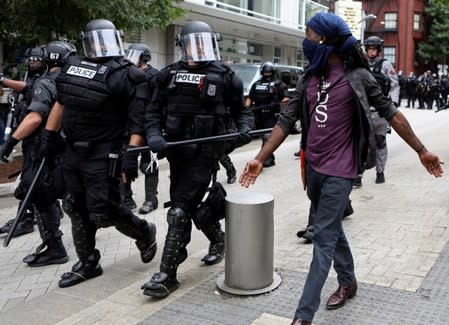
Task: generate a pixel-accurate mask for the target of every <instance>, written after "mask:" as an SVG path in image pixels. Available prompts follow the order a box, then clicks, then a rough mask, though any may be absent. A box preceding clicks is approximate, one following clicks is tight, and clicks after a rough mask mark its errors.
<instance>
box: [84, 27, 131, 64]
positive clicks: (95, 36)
mask: <svg viewBox="0 0 449 325" xmlns="http://www.w3.org/2000/svg"><path fill="white" fill-rule="evenodd" d="M83 47H84V53H85V54H86V56H87V57H90V58H101V57H111V56H123V54H124V53H123V46H122V41H121V39H120V34H119V32H118V31H116V30H113V29H99V30H93V31H89V32H86V33H84V34H83Z"/></svg>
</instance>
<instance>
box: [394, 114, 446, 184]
mask: <svg viewBox="0 0 449 325" xmlns="http://www.w3.org/2000/svg"><path fill="white" fill-rule="evenodd" d="M390 123H391V126H392V127H393V129H394V130H395V131H396V132H397V133H398V134H399V136H400V137H401V138H402V139H403V140H404V141H405V142H406V143H407V144H408V145H409V146H410V147H411V148H412V149H413V150H415V151H416V153H417V154H418V156H419V159H420V160H421V163H422V164H423V166H424V167H425V168H426V169H427V171H428V172H429V174H431V175H433V176H435V177H441V176H442V175H443V168H442V167H441V164H443V162H442V161H441V160H440V158H439V157H438V156H437V155H435V154H433V153H432V152H430V151H428V150H427V148H426V147H425V146H424V144H423V143H422V142H421V141H420V140H419V139H418V137H417V136H416V135H415V133H414V132H413V130H412V128H411V126H410V124H409V123H408V121H407V119H406V118H405V116H404V115H403V114H402V113H401V112H400V111H398V112H397V113H396V114H395V115H393V117H392V118H391V119H390Z"/></svg>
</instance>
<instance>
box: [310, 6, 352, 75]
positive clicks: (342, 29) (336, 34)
mask: <svg viewBox="0 0 449 325" xmlns="http://www.w3.org/2000/svg"><path fill="white" fill-rule="evenodd" d="M307 26H308V27H310V28H311V29H313V30H314V31H315V32H316V33H318V34H320V35H323V36H325V37H326V42H325V43H323V44H319V43H316V42H312V41H309V40H307V39H304V42H303V50H304V55H305V56H306V57H307V59H308V60H309V62H310V68H311V69H312V70H313V71H314V73H315V74H318V75H321V74H323V73H324V71H325V70H326V67H327V61H328V59H329V55H330V54H331V53H332V52H333V51H337V52H338V53H340V54H341V55H343V56H345V54H346V52H347V50H348V49H349V48H350V47H351V46H353V45H354V44H355V43H356V42H357V40H356V38H355V37H354V36H352V33H351V30H350V29H349V27H348V25H347V24H346V22H345V21H344V20H343V19H342V18H340V17H339V16H337V15H335V14H331V13H327V12H319V13H317V14H315V15H314V16H313V17H312V18H311V19H310V20H309V22H308V23H307Z"/></svg>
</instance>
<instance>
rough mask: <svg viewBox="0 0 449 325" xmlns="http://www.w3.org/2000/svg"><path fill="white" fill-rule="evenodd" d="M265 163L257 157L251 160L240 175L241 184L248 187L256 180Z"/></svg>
mask: <svg viewBox="0 0 449 325" xmlns="http://www.w3.org/2000/svg"><path fill="white" fill-rule="evenodd" d="M262 169H263V163H262V162H260V161H259V160H257V159H253V160H251V161H249V162H248V163H247V164H246V166H245V169H244V170H243V172H242V174H241V175H240V179H239V182H240V185H242V186H244V187H248V186H250V185H252V184H254V183H255V182H256V178H257V176H259V174H260V173H261V172H262Z"/></svg>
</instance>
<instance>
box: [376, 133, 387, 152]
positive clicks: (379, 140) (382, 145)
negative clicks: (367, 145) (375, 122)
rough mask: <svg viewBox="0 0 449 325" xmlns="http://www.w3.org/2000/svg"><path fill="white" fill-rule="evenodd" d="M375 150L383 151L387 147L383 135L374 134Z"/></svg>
mask: <svg viewBox="0 0 449 325" xmlns="http://www.w3.org/2000/svg"><path fill="white" fill-rule="evenodd" d="M375 137H376V148H377V149H384V148H385V147H386V146H387V138H386V137H385V136H383V135H379V134H376V135H375Z"/></svg>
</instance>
